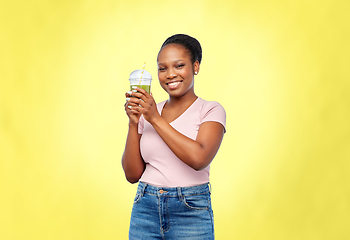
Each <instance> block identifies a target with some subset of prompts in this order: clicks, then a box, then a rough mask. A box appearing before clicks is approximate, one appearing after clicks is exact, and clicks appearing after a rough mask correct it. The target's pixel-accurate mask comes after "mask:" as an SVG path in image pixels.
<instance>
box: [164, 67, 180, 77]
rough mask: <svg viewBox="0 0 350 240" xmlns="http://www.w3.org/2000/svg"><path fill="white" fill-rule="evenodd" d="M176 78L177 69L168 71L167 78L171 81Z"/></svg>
mask: <svg viewBox="0 0 350 240" xmlns="http://www.w3.org/2000/svg"><path fill="white" fill-rule="evenodd" d="M176 76H177V74H176V71H175V69H173V68H169V69H168V71H167V76H166V77H167V78H169V79H173V78H175V77H176Z"/></svg>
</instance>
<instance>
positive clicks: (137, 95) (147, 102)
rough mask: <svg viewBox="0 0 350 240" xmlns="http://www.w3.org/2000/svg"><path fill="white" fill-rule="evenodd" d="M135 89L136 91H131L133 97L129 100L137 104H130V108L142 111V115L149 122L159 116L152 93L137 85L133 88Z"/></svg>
mask: <svg viewBox="0 0 350 240" xmlns="http://www.w3.org/2000/svg"><path fill="white" fill-rule="evenodd" d="M135 90H137V92H133V91H131V95H132V96H133V98H130V100H129V102H131V103H135V104H136V105H137V106H132V108H131V110H132V111H134V112H139V113H142V115H143V117H144V118H145V119H146V120H147V121H148V122H150V123H151V122H152V121H153V120H155V119H156V118H158V117H160V115H159V113H158V109H157V104H156V102H155V101H154V98H153V96H152V94H149V93H148V92H147V91H146V90H144V89H142V88H139V87H137V88H135Z"/></svg>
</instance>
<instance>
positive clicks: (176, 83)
mask: <svg viewBox="0 0 350 240" xmlns="http://www.w3.org/2000/svg"><path fill="white" fill-rule="evenodd" d="M182 82H183V81H182V80H175V81H169V82H167V83H166V85H168V88H169V89H170V90H175V89H177V88H179V86H180V85H181V83H182ZM169 84H170V85H169Z"/></svg>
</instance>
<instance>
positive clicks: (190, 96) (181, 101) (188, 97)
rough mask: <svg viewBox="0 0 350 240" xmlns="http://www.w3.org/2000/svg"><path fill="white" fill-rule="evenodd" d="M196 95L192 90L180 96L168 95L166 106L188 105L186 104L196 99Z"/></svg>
mask: <svg viewBox="0 0 350 240" xmlns="http://www.w3.org/2000/svg"><path fill="white" fill-rule="evenodd" d="M197 98H198V97H197V95H196V94H195V93H194V91H191V92H188V93H186V94H185V95H183V96H181V97H172V96H169V99H168V101H167V103H168V106H172V107H175V106H178V107H181V106H183V105H188V104H192V103H193V102H194V101H195V100H196V99H197Z"/></svg>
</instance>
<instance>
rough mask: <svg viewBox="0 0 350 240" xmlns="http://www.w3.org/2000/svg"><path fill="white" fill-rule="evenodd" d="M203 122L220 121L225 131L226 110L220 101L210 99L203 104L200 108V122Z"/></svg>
mask: <svg viewBox="0 0 350 240" xmlns="http://www.w3.org/2000/svg"><path fill="white" fill-rule="evenodd" d="M204 122H218V123H221V124H222V126H223V127H224V130H225V132H226V112H225V109H224V108H223V107H222V106H221V105H220V103H218V102H215V101H211V102H207V103H206V104H204V105H203V107H202V110H201V124H202V123H204Z"/></svg>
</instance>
